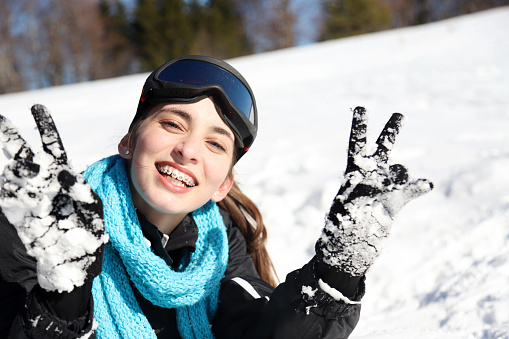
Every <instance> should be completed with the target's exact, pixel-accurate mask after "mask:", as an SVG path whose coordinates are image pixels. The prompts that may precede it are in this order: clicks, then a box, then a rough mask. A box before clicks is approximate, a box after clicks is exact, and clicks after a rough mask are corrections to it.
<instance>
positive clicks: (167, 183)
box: [154, 161, 198, 193]
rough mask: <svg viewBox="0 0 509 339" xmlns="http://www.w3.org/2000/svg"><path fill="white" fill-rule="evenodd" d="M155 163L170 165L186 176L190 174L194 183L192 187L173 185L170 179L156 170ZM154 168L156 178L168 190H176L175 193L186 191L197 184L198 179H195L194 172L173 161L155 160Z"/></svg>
mask: <svg viewBox="0 0 509 339" xmlns="http://www.w3.org/2000/svg"><path fill="white" fill-rule="evenodd" d="M157 165H165V166H170V167H173V168H175V169H177V170H178V171H179V172H182V173H184V174H186V175H188V176H190V177H191V178H192V179H193V181H194V183H195V185H194V186H192V187H188V186H185V187H181V186H178V185H175V184H174V183H172V182H171V181H169V180H168V179H167V178H166V176H164V175H162V174H161V173H160V172H159V171H158V170H157ZM154 169H155V171H156V173H157V180H158V181H159V182H160V183H161V184H162V185H163V186H164V187H166V188H167V189H169V190H170V191H173V192H176V193H186V192H189V191H190V190H192V189H193V188H195V187H196V186H198V180H197V179H196V177H195V176H194V174H193V173H192V172H191V171H189V170H188V169H186V168H183V167H181V166H179V165H177V164H175V163H173V162H167V161H161V162H157V163H156V164H155V165H154Z"/></svg>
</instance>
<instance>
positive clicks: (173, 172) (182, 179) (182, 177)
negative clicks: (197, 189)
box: [156, 164, 196, 187]
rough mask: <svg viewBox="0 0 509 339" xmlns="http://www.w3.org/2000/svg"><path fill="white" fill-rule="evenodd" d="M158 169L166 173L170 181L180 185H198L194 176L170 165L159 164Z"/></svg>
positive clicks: (163, 173)
mask: <svg viewBox="0 0 509 339" xmlns="http://www.w3.org/2000/svg"><path fill="white" fill-rule="evenodd" d="M156 168H157V170H158V171H159V173H161V174H162V175H164V176H165V177H166V178H167V179H168V180H170V182H172V183H173V184H175V185H177V186H180V187H193V186H196V183H195V182H194V180H193V178H191V177H190V176H189V175H187V174H184V173H182V172H180V171H179V170H177V169H176V168H173V167H170V166H168V165H162V164H157V165H156Z"/></svg>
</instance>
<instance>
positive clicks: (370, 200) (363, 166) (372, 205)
mask: <svg viewBox="0 0 509 339" xmlns="http://www.w3.org/2000/svg"><path fill="white" fill-rule="evenodd" d="M402 120H403V115H402V114H399V113H394V114H393V115H392V117H391V118H390V120H389V121H388V122H387V124H386V125H385V127H384V129H383V131H382V133H381V134H380V137H379V138H378V140H377V142H376V143H377V145H378V148H377V149H376V151H375V152H374V154H372V155H367V154H366V130H367V125H366V122H367V118H366V110H365V109H364V108H363V107H357V108H355V109H354V111H353V120H352V129H351V134H350V144H349V148H348V163H347V167H346V171H345V175H344V179H343V182H342V184H341V188H340V189H339V191H338V193H337V195H336V197H335V198H334V201H333V203H332V206H331V208H330V211H329V213H328V215H327V217H326V220H325V227H324V229H323V232H322V235H321V237H320V238H319V239H318V242H317V243H316V254H317V257H318V259H319V260H322V261H323V262H324V263H326V264H327V265H329V266H332V267H335V268H337V269H339V270H340V271H342V272H346V273H348V274H350V275H352V276H362V275H364V274H365V273H366V271H367V270H368V268H369V267H370V266H371V265H372V264H373V262H374V260H375V258H376V257H377V256H378V254H379V252H380V250H381V248H382V245H383V241H384V239H386V238H387V236H388V235H389V231H390V227H391V224H392V221H393V219H394V217H395V216H396V213H397V212H398V211H399V210H400V209H401V208H402V207H403V206H404V205H405V204H406V203H407V202H409V201H411V200H413V199H415V198H417V197H419V196H421V195H423V194H425V193H427V192H429V191H430V190H431V189H432V188H433V184H432V183H431V182H429V181H428V180H426V179H415V180H410V179H409V176H408V173H407V170H406V168H405V167H403V166H402V165H399V164H397V165H389V164H388V159H389V153H390V151H391V149H392V147H393V145H394V142H395V139H396V135H397V134H398V132H399V129H400V127H401V123H402Z"/></svg>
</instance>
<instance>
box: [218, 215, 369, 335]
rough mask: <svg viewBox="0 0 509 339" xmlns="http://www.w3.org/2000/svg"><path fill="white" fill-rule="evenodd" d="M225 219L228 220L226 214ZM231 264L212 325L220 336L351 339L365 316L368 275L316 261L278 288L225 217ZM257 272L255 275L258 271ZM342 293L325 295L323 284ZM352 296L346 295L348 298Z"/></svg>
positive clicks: (223, 283)
mask: <svg viewBox="0 0 509 339" xmlns="http://www.w3.org/2000/svg"><path fill="white" fill-rule="evenodd" d="M223 217H224V216H223ZM225 224H226V225H227V227H228V233H229V240H230V262H229V265H228V268H227V271H226V274H225V278H224V279H223V281H222V284H221V290H220V295H219V298H220V302H219V305H218V310H217V312H216V315H215V318H214V320H213V323H212V326H213V331H214V334H215V335H216V338H218V339H222V338H243V339H254V338H274V339H279V338H281V339H283V338H301V339H307V338H309V339H311V338H313V339H316V338H331V339H332V338H334V339H342V338H348V337H349V335H350V334H351V332H352V331H353V329H354V328H355V326H356V324H357V322H358V320H359V316H360V309H361V306H360V302H359V301H360V299H361V298H362V296H363V295H364V277H358V278H356V277H350V276H348V275H345V274H344V273H341V272H334V271H331V268H329V267H324V266H323V265H321V264H320V263H318V262H317V260H316V258H313V259H312V260H311V261H310V262H309V263H307V264H306V265H304V266H303V267H302V268H301V269H299V270H296V271H294V272H291V273H290V274H288V276H287V277H286V280H285V282H283V283H281V284H280V285H279V286H278V287H277V288H276V289H275V290H274V289H273V288H272V287H271V286H269V285H268V284H267V283H265V282H263V281H262V280H261V279H260V278H259V276H258V274H257V273H256V270H255V269H254V264H253V262H252V259H251V257H250V255H249V254H248V252H247V249H246V244H245V241H244V238H243V237H242V235H241V234H240V231H239V230H238V229H237V228H236V227H235V226H233V227H232V226H231V220H229V219H228V218H225ZM253 270H254V273H253ZM320 280H322V281H325V282H326V283H327V284H326V286H328V287H331V288H332V291H334V292H337V291H340V292H342V293H340V296H341V297H340V298H338V297H337V295H336V294H337V293H330V292H325V290H324V288H323V284H322V285H321V284H320V283H319V281H320ZM343 295H344V296H347V297H342V296H343Z"/></svg>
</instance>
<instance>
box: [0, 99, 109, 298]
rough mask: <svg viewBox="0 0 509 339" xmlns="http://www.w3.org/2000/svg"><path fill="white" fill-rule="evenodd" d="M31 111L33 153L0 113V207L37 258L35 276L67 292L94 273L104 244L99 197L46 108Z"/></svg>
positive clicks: (47, 285) (46, 286)
mask: <svg viewBox="0 0 509 339" xmlns="http://www.w3.org/2000/svg"><path fill="white" fill-rule="evenodd" d="M32 115H33V117H34V119H35V121H36V123H37V127H38V129H39V133H40V135H41V140H42V145H43V149H42V151H40V152H38V153H35V154H34V152H33V151H32V149H31V148H30V147H29V146H28V145H27V143H26V142H25V140H24V139H23V138H22V137H21V136H20V135H19V133H18V131H17V129H16V128H15V127H14V126H13V125H12V123H11V122H10V121H9V120H8V119H6V118H5V117H3V116H1V115H0V139H1V141H2V143H3V151H4V154H5V155H6V156H7V158H8V159H9V161H8V163H7V165H6V166H5V169H4V172H3V174H2V176H1V177H0V180H1V184H2V186H1V190H0V198H1V199H0V207H1V209H2V212H3V213H4V214H5V216H6V217H7V219H8V220H9V222H10V223H11V224H13V225H14V227H15V228H16V230H17V232H18V235H19V237H20V239H21V241H22V242H23V244H24V245H25V247H26V249H27V253H28V254H29V255H31V256H33V257H34V258H35V259H36V260H37V280H38V282H39V285H40V286H41V287H42V288H44V289H45V290H48V291H59V292H62V291H67V292H70V291H72V290H73V289H74V287H75V286H76V287H78V286H82V285H83V284H84V283H85V281H86V280H87V279H91V278H93V277H95V276H96V275H98V274H99V273H100V271H101V266H102V255H103V249H104V244H105V243H106V242H107V240H108V236H107V235H106V234H105V232H104V224H103V210H102V202H101V200H100V198H99V197H98V196H97V195H96V194H95V193H94V192H93V191H92V190H91V188H90V186H89V185H88V184H87V183H86V182H85V180H84V179H83V177H82V176H81V175H80V174H78V173H75V172H74V171H73V169H72V168H71V166H70V164H69V163H68V161H67V155H66V153H65V150H64V147H63V145H62V141H61V140H60V136H59V134H58V131H57V129H56V127H55V124H54V122H53V119H52V118H51V115H50V114H49V112H48V111H47V109H46V107H44V106H42V105H34V106H33V107H32Z"/></svg>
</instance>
